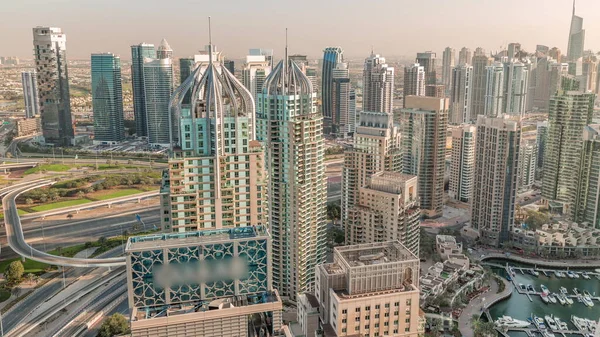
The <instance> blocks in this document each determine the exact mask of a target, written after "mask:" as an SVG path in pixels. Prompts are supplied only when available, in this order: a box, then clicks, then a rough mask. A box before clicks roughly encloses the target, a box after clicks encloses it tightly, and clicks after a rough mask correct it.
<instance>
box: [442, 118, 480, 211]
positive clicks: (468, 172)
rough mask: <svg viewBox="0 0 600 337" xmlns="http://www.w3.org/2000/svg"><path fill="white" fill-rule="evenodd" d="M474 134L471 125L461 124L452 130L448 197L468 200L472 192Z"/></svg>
mask: <svg viewBox="0 0 600 337" xmlns="http://www.w3.org/2000/svg"><path fill="white" fill-rule="evenodd" d="M476 134H477V133H476V128H475V126H473V125H463V126H460V127H457V128H455V129H453V130H452V159H451V161H450V181H449V189H448V194H449V196H450V198H452V199H454V200H458V201H461V202H470V201H471V195H472V194H473V174H474V171H475V135H476Z"/></svg>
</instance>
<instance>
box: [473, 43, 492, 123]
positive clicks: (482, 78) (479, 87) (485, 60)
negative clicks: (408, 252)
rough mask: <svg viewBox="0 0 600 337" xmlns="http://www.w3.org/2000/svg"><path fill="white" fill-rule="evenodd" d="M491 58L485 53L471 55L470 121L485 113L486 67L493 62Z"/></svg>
mask: <svg viewBox="0 0 600 337" xmlns="http://www.w3.org/2000/svg"><path fill="white" fill-rule="evenodd" d="M493 60H494V59H493V58H491V57H488V56H487V55H485V53H483V52H481V53H477V52H475V55H474V56H473V61H472V66H473V89H472V90H471V117H470V120H471V122H474V121H476V120H477V116H479V115H483V114H485V102H486V101H485V97H486V88H487V85H488V84H487V80H486V79H487V69H486V68H487V67H488V66H490V65H491V64H492V62H493Z"/></svg>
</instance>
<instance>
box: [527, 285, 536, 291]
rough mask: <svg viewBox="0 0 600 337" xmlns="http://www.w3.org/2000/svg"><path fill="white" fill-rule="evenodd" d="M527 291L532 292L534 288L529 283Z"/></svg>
mask: <svg viewBox="0 0 600 337" xmlns="http://www.w3.org/2000/svg"><path fill="white" fill-rule="evenodd" d="M527 291H530V292H532V293H534V292H535V288H534V287H533V286H532V285H531V284H528V285H527Z"/></svg>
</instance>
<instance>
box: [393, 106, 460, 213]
mask: <svg viewBox="0 0 600 337" xmlns="http://www.w3.org/2000/svg"><path fill="white" fill-rule="evenodd" d="M449 105H450V103H449V100H448V99H447V98H435V97H418V96H408V97H406V108H404V109H402V110H401V122H400V125H401V127H402V130H401V134H402V152H403V157H404V160H403V172H404V173H405V174H412V175H416V176H418V177H419V186H418V191H419V199H420V206H421V209H422V214H423V215H424V216H426V217H430V218H432V217H438V216H441V215H442V211H443V205H444V172H445V163H446V128H447V126H448V110H449Z"/></svg>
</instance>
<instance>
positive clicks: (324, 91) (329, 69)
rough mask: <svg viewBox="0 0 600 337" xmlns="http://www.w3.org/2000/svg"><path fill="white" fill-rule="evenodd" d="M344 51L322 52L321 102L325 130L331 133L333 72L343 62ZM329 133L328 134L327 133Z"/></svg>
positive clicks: (334, 49) (328, 48)
mask: <svg viewBox="0 0 600 337" xmlns="http://www.w3.org/2000/svg"><path fill="white" fill-rule="evenodd" d="M343 55H344V51H343V50H342V48H341V47H327V48H325V50H323V73H322V74H321V101H322V104H323V105H322V110H323V117H324V118H325V124H326V129H327V130H328V131H333V130H332V128H331V127H330V126H331V122H332V119H333V70H334V69H335V68H336V67H337V66H338V64H339V63H342V62H344V56H343ZM327 133H330V132H327Z"/></svg>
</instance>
